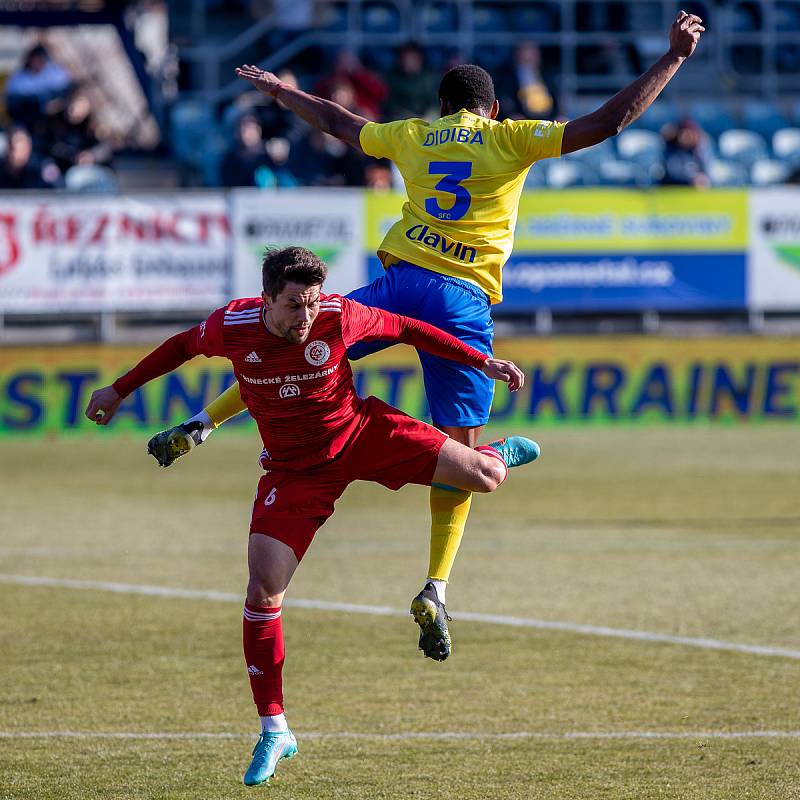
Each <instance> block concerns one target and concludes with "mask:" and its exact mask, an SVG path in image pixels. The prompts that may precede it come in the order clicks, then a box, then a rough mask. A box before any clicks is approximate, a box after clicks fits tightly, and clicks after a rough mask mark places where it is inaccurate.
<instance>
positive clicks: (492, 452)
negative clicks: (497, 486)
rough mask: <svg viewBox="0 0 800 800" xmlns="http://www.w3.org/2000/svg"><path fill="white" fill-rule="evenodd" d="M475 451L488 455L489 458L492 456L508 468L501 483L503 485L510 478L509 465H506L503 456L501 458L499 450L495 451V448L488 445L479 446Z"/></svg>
mask: <svg viewBox="0 0 800 800" xmlns="http://www.w3.org/2000/svg"><path fill="white" fill-rule="evenodd" d="M475 449H476V450H477V451H478V452H479V453H486V455H487V456H492V457H494V458H496V459H497V460H498V461H500V462H501V463H502V465H503V466H504V467H505V468H506V474H505V475H503V480H502V481H500V483H503V481H505V479H506V478H507V477H508V464H506V462H505V461H504V460H503V456H501V455H500V453H498V452H497V450H495V449H494V447H492V446H491V445H488V444H481V445H478V447H476V448H475Z"/></svg>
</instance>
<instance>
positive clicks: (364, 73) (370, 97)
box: [314, 50, 388, 120]
mask: <svg viewBox="0 0 800 800" xmlns="http://www.w3.org/2000/svg"><path fill="white" fill-rule="evenodd" d="M343 84H348V85H350V86H351V87H352V89H353V93H354V96H355V103H354V107H357V108H358V109H359V111H358V112H357V113H359V114H361V115H362V116H365V117H366V118H367V119H371V120H379V119H380V118H381V104H382V103H383V101H384V100H385V99H386V95H387V92H388V90H387V87H386V84H385V83H384V82H383V80H382V79H381V78H380V77H378V75H376V74H375V73H374V72H370V71H369V70H368V69H367V68H366V67H364V66H363V65H362V64H361V62H360V61H359V60H358V56H357V55H356V54H355V53H354V52H353V51H352V50H340V51H339V53H338V55H337V56H336V64H335V66H334V69H333V72H332V73H331V74H330V75H328V76H327V77H326V78H324V79H323V80H322V81H320V82H319V83H318V84H317V86H316V89H315V92H314V93H315V94H318V95H319V96H320V97H325V98H327V99H329V100H333V99H335V98H334V97H333V93H334V90H335V89H336V88H337V87H341V86H342V85H343ZM336 102H337V103H340V101H339V100H336ZM341 105H344V104H343V103H341ZM346 107H347V108H350V106H346ZM351 110H354V109H351Z"/></svg>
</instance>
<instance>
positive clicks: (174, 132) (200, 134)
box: [169, 100, 216, 167]
mask: <svg viewBox="0 0 800 800" xmlns="http://www.w3.org/2000/svg"><path fill="white" fill-rule="evenodd" d="M215 127H216V124H215V122H214V115H213V113H212V111H211V109H210V107H209V105H208V103H202V102H199V101H195V100H183V101H179V102H177V103H175V105H174V106H173V107H172V112H171V114H170V131H169V139H170V145H171V146H172V152H173V153H174V154H175V156H176V158H177V159H178V160H179V161H182V162H183V163H185V164H190V165H192V166H198V167H199V166H201V165H202V163H203V157H204V155H205V138H206V134H207V133H208V132H209V131H211V130H213V129H214V128H215Z"/></svg>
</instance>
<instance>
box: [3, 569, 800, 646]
mask: <svg viewBox="0 0 800 800" xmlns="http://www.w3.org/2000/svg"><path fill="white" fill-rule="evenodd" d="M0 583H13V584H17V585H21V586H52V587H55V588H60V589H84V590H94V591H102V592H116V593H118V594H140V595H146V596H148V597H166V598H177V599H187V600H212V601H216V602H223V603H241V602H243V595H241V594H234V593H231V592H213V591H205V590H197V589H179V588H176V587H172V586H147V585H141V584H134V583H112V582H107V581H81V580H75V579H72V578H49V577H46V576H39V575H3V574H0ZM284 605H285V606H286V607H289V608H305V609H313V610H317V611H341V612H345V613H348V614H371V615H377V616H384V617H395V616H402V617H405V616H406V615H407V614H408V611H405V610H402V609H399V608H390V607H389V606H371V605H356V604H355V603H335V602H330V601H327V600H302V599H293V600H286V601H285V602H284ZM454 618H455V619H456V620H463V621H466V622H483V623H489V624H492V625H509V626H512V627H516V628H537V629H539V630H550V631H566V632H568V633H578V634H584V635H587V636H606V637H610V638H616V639H632V640H635V641H640V642H661V643H664V644H678V645H684V646H686V647H700V648H704V649H706V650H730V651H732V652H736V653H747V654H749V655H757V656H778V657H782V658H792V659H798V660H800V650H789V649H787V648H783V647H770V646H768V645H758V644H740V643H739V642H726V641H723V640H721V639H709V638H707V637H702V636H673V635H671V634H667V633H652V632H650V631H637V630H630V629H628V628H607V627H604V626H597V625H581V624H579V623H577V622H554V621H551V620H544V619H535V618H531V617H507V616H502V615H500V614H478V613H475V612H472V611H463V612H461V613H457V614H455V615H454Z"/></svg>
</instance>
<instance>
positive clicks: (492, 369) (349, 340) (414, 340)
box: [342, 300, 525, 392]
mask: <svg viewBox="0 0 800 800" xmlns="http://www.w3.org/2000/svg"><path fill="white" fill-rule="evenodd" d="M342 311H343V313H346V317H345V319H344V320H343V322H344V325H343V326H342V332H343V334H344V340H345V344H346V345H347V346H348V347H349V346H350V345H351V344H354V343H355V342H359V341H367V342H370V341H380V340H387V341H395V342H403V343H404V344H409V345H411V346H412V347H416V348H417V349H419V350H424V351H425V352H426V353H431V354H432V355H435V356H440V357H442V358H449V359H450V360H451V361H457V362H458V363H459V364H465V365H466V366H469V367H475V369H479V370H480V371H481V372H483V374H484V375H487V376H488V377H490V378H491V379H492V380H495V381H503V382H504V383H507V384H508V386H509V389H511V391H512V392H516V391H517V389H520V388H521V387H522V385H523V384H524V383H525V376H524V374H523V373H522V370H521V369H519V367H517V365H516V364H514V363H513V362H512V361H504V360H503V359H499V358H492V357H490V356H487V355H486V353H481V351H480V350H476V349H475V348H474V347H470V346H469V345H468V344H465V343H464V342H462V341H461V340H460V339H457V338H456V337H455V336H451V335H450V334H449V333H446V332H445V331H443V330H441V329H440V328H437V327H435V326H433V325H428V323H427V322H421V321H420V320H418V319H412V318H411V317H404V316H401V315H400V314H392V313H390V312H388V311H384V310H383V309H380V308H371V307H368V306H363V305H361V303H356V302H355V301H353V300H346V301H345V303H343V307H342Z"/></svg>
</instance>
